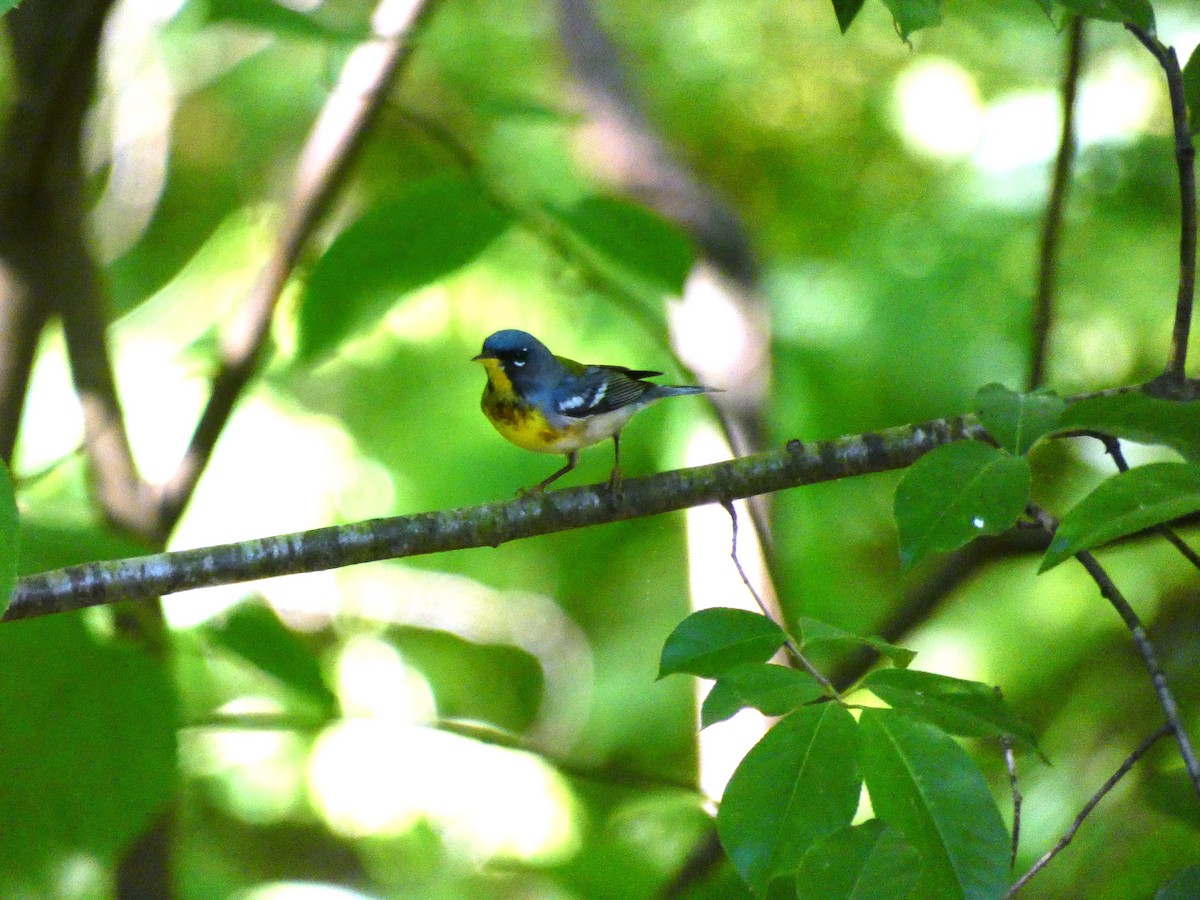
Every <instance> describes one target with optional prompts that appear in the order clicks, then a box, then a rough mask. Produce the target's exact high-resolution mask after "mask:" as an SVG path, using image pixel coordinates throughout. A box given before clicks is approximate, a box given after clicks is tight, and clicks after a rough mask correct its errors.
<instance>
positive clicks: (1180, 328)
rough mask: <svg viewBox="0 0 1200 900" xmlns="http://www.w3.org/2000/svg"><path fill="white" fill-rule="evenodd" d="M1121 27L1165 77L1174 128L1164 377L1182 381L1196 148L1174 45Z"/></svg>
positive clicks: (1192, 289) (1192, 283) (1191, 291)
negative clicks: (1175, 229)
mask: <svg viewBox="0 0 1200 900" xmlns="http://www.w3.org/2000/svg"><path fill="white" fill-rule="evenodd" d="M1125 27H1126V28H1127V29H1128V30H1129V31H1130V32H1131V33H1132V34H1133V36H1134V37H1136V38H1137V39H1138V41H1140V42H1141V44H1142V46H1144V47H1145V48H1146V49H1147V50H1149V51H1150V54H1151V55H1152V56H1153V57H1154V58H1155V59H1156V60H1158V64H1159V65H1160V66H1162V69H1163V72H1165V73H1166V77H1167V92H1168V94H1169V95H1170V98H1171V121H1172V123H1173V125H1174V129H1175V163H1176V165H1177V166H1178V168H1179V201H1180V202H1179V209H1180V211H1179V218H1180V227H1179V293H1178V296H1177V298H1176V301H1175V326H1174V328H1173V329H1172V331H1171V352H1170V356H1169V357H1168V358H1167V366H1166V369H1165V370H1164V373H1163V374H1164V376H1165V377H1167V378H1169V379H1171V380H1174V381H1182V380H1183V378H1184V377H1185V375H1186V369H1187V350H1188V334H1189V332H1190V330H1191V327H1192V304H1193V302H1194V298H1195V294H1196V148H1195V147H1194V146H1193V145H1192V135H1191V129H1190V128H1189V127H1188V113H1187V99H1186V96H1185V93H1184V86H1183V72H1182V70H1181V69H1180V68H1179V57H1178V56H1177V55H1176V53H1175V48H1174V47H1168V46H1165V45H1164V44H1163V43H1162V42H1161V41H1159V40H1158V38H1156V37H1154V36H1153V35H1151V34H1149V33H1147V32H1146V31H1144V30H1143V29H1141V28H1139V27H1138V26H1136V25H1131V24H1129V23H1126V24H1125Z"/></svg>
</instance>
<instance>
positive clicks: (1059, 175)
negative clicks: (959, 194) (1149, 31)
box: [1027, 16, 1084, 390]
mask: <svg viewBox="0 0 1200 900" xmlns="http://www.w3.org/2000/svg"><path fill="white" fill-rule="evenodd" d="M1083 35H1084V25H1083V16H1075V17H1073V18H1072V19H1071V24H1070V26H1068V29H1067V65H1066V70H1065V71H1064V72H1063V81H1062V104H1063V118H1062V134H1061V135H1060V137H1059V141H1058V156H1057V157H1056V158H1055V160H1054V176H1053V179H1052V181H1051V184H1050V199H1049V202H1048V203H1047V204H1046V217H1045V219H1044V220H1043V222H1042V244H1041V252H1040V253H1039V255H1038V286H1037V295H1036V297H1035V298H1034V304H1033V353H1032V354H1031V358H1030V361H1029V382H1028V385H1027V387H1028V388H1029V389H1030V390H1032V389H1033V388H1036V387H1038V386H1040V385H1041V383H1042V381H1043V380H1045V367H1046V348H1047V344H1048V343H1049V338H1050V322H1051V318H1052V316H1053V313H1054V285H1055V278H1056V276H1057V275H1058V247H1059V239H1060V237H1061V235H1062V218H1063V204H1064V202H1065V200H1066V196H1067V188H1068V187H1069V186H1070V184H1071V169H1072V168H1073V165H1074V162H1075V97H1076V94H1077V93H1078V89H1079V70H1080V64H1081V62H1082V59H1083Z"/></svg>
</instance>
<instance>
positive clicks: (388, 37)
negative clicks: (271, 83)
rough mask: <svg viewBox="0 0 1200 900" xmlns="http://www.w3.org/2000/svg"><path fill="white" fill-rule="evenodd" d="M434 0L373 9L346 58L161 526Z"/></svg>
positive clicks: (183, 492)
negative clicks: (363, 36)
mask: <svg viewBox="0 0 1200 900" xmlns="http://www.w3.org/2000/svg"><path fill="white" fill-rule="evenodd" d="M433 8H434V4H433V2H432V0H382V2H381V3H380V4H379V6H378V7H376V9H375V13H374V15H373V17H372V26H373V29H374V32H375V36H376V40H374V41H371V42H369V43H366V44H363V45H362V46H360V47H358V48H357V49H356V50H355V51H354V52H353V53H352V54H351V55H350V58H349V59H348V60H347V61H346V65H345V67H344V68H343V69H342V74H341V76H340V78H339V79H338V83H337V85H336V86H335V88H334V90H333V93H332V94H331V95H330V97H329V100H328V101H327V102H326V103H325V106H324V108H323V109H322V110H321V114H320V116H319V117H318V118H317V121H316V124H314V125H313V129H312V131H311V132H310V134H309V136H308V141H307V143H306V144H305V146H304V149H303V150H302V151H301V154H300V160H299V162H298V164H297V166H296V176H295V180H294V186H293V191H292V196H291V198H290V200H289V202H288V211H287V214H286V217H285V219H284V224H283V227H282V229H281V232H280V235H279V239H278V241H277V242H276V245H275V249H274V251H273V252H272V254H271V257H270V259H268V260H267V262H266V265H264V266H263V270H262V272H261V273H260V274H259V277H258V280H257V281H256V282H255V284H254V287H253V288H252V289H251V291H250V295H249V296H248V297H247V298H246V301H245V303H244V304H243V305H242V306H241V307H240V309H239V310H238V312H237V314H236V319H235V321H234V322H233V324H232V325H231V327H230V328H229V330H228V331H227V333H226V334H225V336H224V338H223V342H222V348H221V367H220V369H219V370H218V371H217V374H216V375H215V377H214V378H213V384H212V392H211V394H210V396H209V400H208V405H207V406H206V407H205V409H204V412H203V413H202V414H201V416H200V421H199V422H198V423H197V425H196V430H195V432H194V433H193V434H192V440H191V442H190V444H189V445H188V449H187V452H186V453H185V454H184V457H183V459H182V460H181V461H180V464H179V468H178V469H177V470H176V471H175V473H174V474H173V475H172V476H171V479H170V480H169V481H168V482H167V483H166V484H165V485H164V486H163V489H162V497H161V501H160V509H159V531H160V533H162V534H166V533H167V532H169V531H170V530H171V528H172V527H173V526H174V524H175V522H176V521H177V520H178V518H179V516H180V514H181V513H182V512H183V508H184V507H185V506H186V505H187V503H188V500H189V499H190V498H191V496H192V493H193V491H194V490H195V488H196V484H197V482H198V481H199V480H200V476H201V474H202V473H203V472H204V468H205V466H207V465H208V460H209V458H210V457H211V456H212V451H213V448H214V447H215V446H216V443H217V438H218V437H219V436H220V434H221V432H222V430H223V429H224V427H225V423H226V422H227V421H228V420H229V416H230V415H231V414H232V412H233V408H234V406H235V405H236V403H237V400H238V398H239V397H240V396H241V394H242V391H243V390H244V389H245V387H246V385H247V384H248V383H249V381H250V379H251V378H252V377H253V375H254V373H255V371H257V369H258V363H259V360H260V358H261V357H262V353H263V348H264V346H265V345H266V341H267V335H268V333H269V328H270V324H271V318H272V316H273V315H274V312H275V308H276V306H277V305H278V303H279V297H280V294H281V293H282V291H283V287H284V284H285V283H286V282H287V279H288V277H289V276H290V275H291V273H292V269H293V268H294V267H295V265H296V261H297V260H298V259H299V258H300V253H301V251H302V250H303V248H304V246H305V244H306V243H307V242H308V239H309V237H310V236H311V234H312V232H313V229H314V228H315V227H316V225H317V223H318V222H319V221H320V220H321V217H322V216H323V214H324V213H325V211H326V209H327V208H328V206H329V203H330V201H331V199H332V198H333V197H334V195H335V194H336V192H337V190H338V188H340V187H341V185H342V184H343V182H344V181H345V178H346V175H347V173H348V172H349V170H350V166H351V163H352V162H353V161H354V159H355V157H356V156H357V152H358V150H359V148H360V147H361V146H362V144H363V141H364V140H365V138H366V135H367V133H368V132H369V130H370V128H371V126H372V124H373V123H374V122H375V120H376V118H377V116H378V114H379V110H380V108H381V107H382V105H383V103H384V101H385V100H386V99H387V96H388V93H389V92H390V90H391V88H392V86H393V85H394V84H395V82H396V80H397V78H399V76H400V75H401V74H402V73H403V71H404V69H405V67H406V65H407V63H408V61H409V60H410V59H411V58H412V53H413V50H414V49H415V47H416V45H417V36H418V34H419V32H420V29H421V27H422V25H423V24H424V23H425V22H426V21H428V19H429V14H430V12H431V11H432V10H433Z"/></svg>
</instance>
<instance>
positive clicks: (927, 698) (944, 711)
mask: <svg viewBox="0 0 1200 900" xmlns="http://www.w3.org/2000/svg"><path fill="white" fill-rule="evenodd" d="M863 687H865V688H867V689H868V690H869V691H871V692H872V693H873V694H875V695H876V696H877V697H879V699H880V700H882V701H883V702H884V703H887V704H888V705H889V706H891V707H893V708H894V709H898V710H900V711H901V712H905V713H907V714H908V715H910V716H913V717H914V718H917V719H921V720H923V721H926V722H929V723H930V724H931V725H936V726H937V727H938V728H940V729H942V730H943V731H947V732H949V733H950V734H957V735H960V736H962V737H989V736H994V737H1000V736H1001V735H1005V734H1007V735H1009V736H1011V737H1012V738H1013V739H1014V740H1015V741H1016V742H1017V743H1018V744H1020V745H1021V746H1023V747H1025V748H1026V749H1028V750H1034V751H1036V750H1037V739H1036V738H1035V737H1034V734H1033V729H1032V728H1030V727H1029V725H1028V724H1026V723H1025V722H1023V721H1021V719H1019V718H1018V717H1017V716H1016V715H1015V714H1014V713H1013V711H1012V710H1011V709H1009V707H1008V704H1006V703H1005V702H1004V698H1003V697H1001V696H1000V694H999V693H998V692H997V691H996V690H995V689H994V688H992V687H990V686H989V685H986V684H982V683H981V682H978V681H964V680H963V679H961V678H950V677H949V676H947V675H936V674H934V673H933V672H915V671H913V670H911V669H907V670H905V669H878V670H876V671H874V672H872V673H871V674H870V675H868V676H867V677H866V679H865V680H864V681H863Z"/></svg>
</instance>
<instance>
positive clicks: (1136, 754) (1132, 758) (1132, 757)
mask: <svg viewBox="0 0 1200 900" xmlns="http://www.w3.org/2000/svg"><path fill="white" fill-rule="evenodd" d="M1171 731H1172V727H1171V725H1170V724H1164V725H1162V726H1160V727H1159V729H1158V731H1156V732H1154V734H1152V735H1150V736H1149V737H1148V738H1146V739H1145V740H1144V741H1142V742H1141V743H1140V744H1138V746H1137V749H1135V750H1134V751H1133V752H1132V753H1130V754H1129V756H1128V757H1127V758H1126V760H1125V762H1123V763H1121V765H1120V767H1119V768H1118V769H1117V771H1115V772H1113V773H1112V775H1110V776H1109V778H1108V780H1107V781H1105V782H1104V784H1103V785H1102V786H1101V787H1100V790H1098V791H1097V792H1096V793H1095V795H1094V796H1093V797H1092V799H1091V800H1089V801H1088V802H1087V803H1086V804H1084V807H1083V809H1082V810H1080V811H1079V815H1077V816H1076V817H1075V821H1074V822H1072V823H1071V827H1070V828H1068V829H1067V831H1066V833H1065V834H1064V835H1063V836H1062V837H1061V838H1059V840H1058V843H1057V844H1055V845H1054V846H1053V847H1051V848H1050V849H1049V850H1048V851H1046V853H1045V854H1044V855H1043V856H1042V858H1041V859H1039V860H1038V861H1037V862H1035V863H1034V864H1033V865H1032V866H1030V868H1029V871H1027V872H1026V873H1025V874H1024V875H1022V876H1021V877H1020V878H1018V879H1017V880H1016V881H1015V882H1014V883H1013V886H1012V887H1010V888H1009V889H1008V893H1006V894H1005V895H1004V897H1005V900H1008V898H1009V897H1013V896H1015V895H1016V893H1017V891H1019V890H1021V888H1023V887H1025V885H1026V884H1028V883H1029V879H1031V878H1032V877H1033V876H1034V875H1036V874H1037V873H1038V872H1040V871H1042V869H1044V868H1046V865H1047V864H1048V863H1049V862H1050V860H1052V859H1054V857H1056V856H1057V855H1058V854H1059V853H1061V852H1062V851H1063V850H1064V849H1066V846H1067V844H1069V843H1071V841H1072V840H1073V839H1074V837H1075V833H1076V832H1077V831H1079V827H1080V826H1081V825H1083V820H1084V819H1086V818H1087V817H1088V815H1089V814H1090V813H1091V811H1092V810H1093V809H1095V808H1096V805H1097V804H1098V803H1099V802H1100V801H1101V800H1103V799H1104V795H1105V794H1107V793H1108V792H1109V791H1111V790H1112V789H1113V788H1114V787H1115V786H1116V784H1117V782H1118V781H1120V780H1121V779H1122V778H1124V777H1125V775H1126V774H1127V773H1128V772H1129V770H1130V769H1132V768H1133V767H1134V765H1136V764H1137V761H1138V760H1139V759H1141V758H1142V757H1143V756H1145V755H1146V753H1147V751H1149V750H1150V748H1151V747H1153V746H1154V745H1155V744H1157V743H1158V742H1159V741H1160V740H1162V739H1163V738H1164V737H1166V736H1167V735H1168V734H1170V733H1171Z"/></svg>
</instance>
